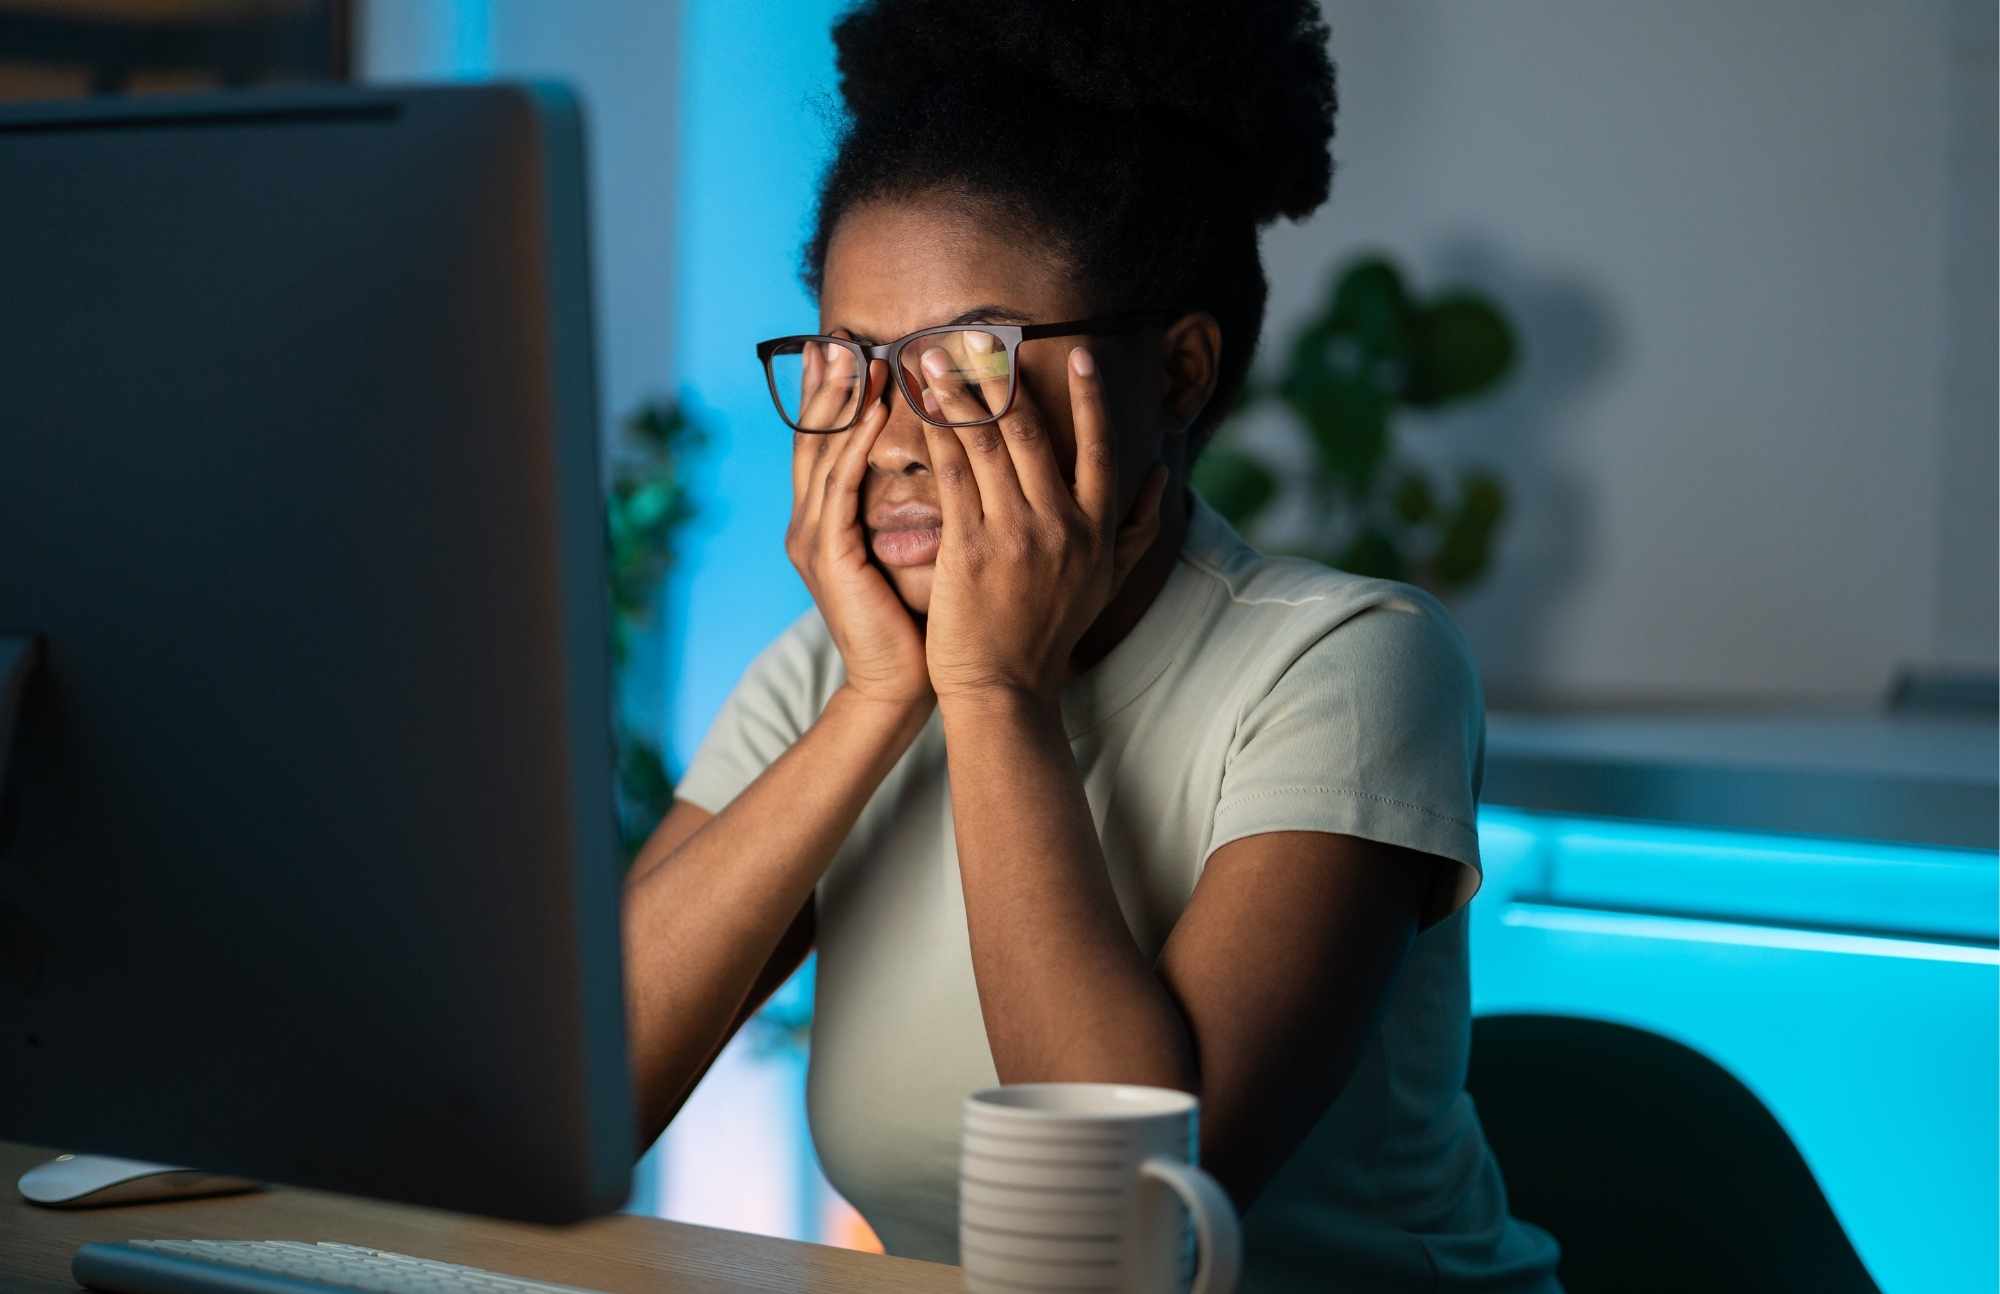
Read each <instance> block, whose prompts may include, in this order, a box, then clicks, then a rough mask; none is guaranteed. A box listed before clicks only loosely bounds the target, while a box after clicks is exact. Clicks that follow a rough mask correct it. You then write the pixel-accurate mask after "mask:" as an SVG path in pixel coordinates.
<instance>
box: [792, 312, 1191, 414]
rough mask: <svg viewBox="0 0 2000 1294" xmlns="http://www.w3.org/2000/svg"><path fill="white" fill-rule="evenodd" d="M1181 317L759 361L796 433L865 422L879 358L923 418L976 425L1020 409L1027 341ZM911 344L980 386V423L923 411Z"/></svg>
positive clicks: (1024, 329) (975, 328)
mask: <svg viewBox="0 0 2000 1294" xmlns="http://www.w3.org/2000/svg"><path fill="white" fill-rule="evenodd" d="M1177 313H1178V312H1177V311H1172V310H1132V311H1126V312H1124V313H1121V314H1112V315H1101V316H1099V317H1097V318H1095V319H1073V320H1070V321H1069V322H1067V323H1045V324H995V323H981V324H940V325H938V326H937V327H934V328H919V329H917V331H915V332H913V333H911V334H910V335H909V336H907V337H899V338H897V339H896V340H895V341H891V342H883V343H882V344H881V345H879V346H864V345H862V344H861V343H860V342H858V341H855V340H853V339H852V338H848V337H827V336H822V335H819V334H810V335H802V336H797V337H773V338H771V339H770V340H769V341H760V342H758V343H757V358H758V359H759V360H760V361H761V362H762V363H763V365H764V380H765V381H766V382H768V383H769V384H770V387H771V402H772V403H773V404H775V405H777V406H778V416H779V417H781V418H783V419H784V420H785V425H786V426H788V427H790V428H791V429H792V430H793V431H802V432H806V433H809V434H812V435H829V434H832V433H834V432H841V431H846V430H847V429H848V428H849V427H852V426H853V425H854V424H855V423H856V422H859V421H860V420H861V411H862V410H861V397H862V395H863V394H864V393H865V392H866V391H867V389H868V365H869V362H870V361H871V360H877V359H884V360H887V361H888V362H889V372H890V373H891V374H893V375H894V376H895V379H896V385H897V387H898V388H899V389H900V390H901V391H902V393H903V398H904V399H905V400H907V401H909V405H910V408H911V409H912V410H913V411H915V413H916V415H917V416H918V417H919V418H922V419H923V420H924V421H925V422H928V423H930V424H931V425H932V426H933V427H976V426H978V425H979V424H981V423H987V422H996V421H998V420H999V419H1000V418H1002V417H1004V416H1005V415H1006V413H1007V411H1008V410H1009V409H1011V408H1013V407H1014V392H1015V390H1016V389H1017V388H1018V387H1019V386H1020V367H1019V365H1018V364H1017V363H1016V362H1015V358H1014V352H1015V351H1016V350H1018V349H1019V348H1020V345H1021V343H1022V342H1024V341H1033V340H1034V339H1036V338H1037V337H1068V336H1073V335H1078V334H1091V335H1097V334H1103V333H1119V332H1132V331H1136V330H1138V329H1140V328H1143V327H1145V326H1146V325H1148V324H1150V323H1154V322H1158V321H1162V320H1166V319H1170V318H1173V317H1174V316H1175V315H1176V314H1177ZM913 342H915V343H920V344H919V345H918V346H917V349H916V350H915V351H913V352H911V354H912V355H913V356H914V357H916V358H921V357H922V356H923V355H924V354H925V353H926V352H928V351H929V350H930V349H931V348H933V347H937V348H939V349H941V350H943V351H944V353H945V355H946V356H947V357H948V359H949V360H950V363H951V365H952V367H951V370H950V371H949V372H948V373H947V374H946V375H945V378H943V379H940V380H949V379H950V378H954V377H955V378H956V379H957V380H958V381H959V382H962V383H964V384H965V385H966V386H969V387H975V388H977V389H978V391H979V393H980V395H981V396H982V397H983V398H984V401H985V404H986V407H987V409H988V410H989V412H988V413H986V414H985V415H984V416H983V417H978V418H963V419H955V418H943V417H939V418H933V417H932V416H931V415H930V413H929V412H928V411H926V410H925V408H924V387H925V385H926V378H925V377H924V375H923V374H921V373H920V372H917V371H913V370H912V368H910V367H909V366H906V365H905V364H904V363H903V353H904V351H905V350H906V349H907V348H908V347H909V346H910V344H911V343H913Z"/></svg>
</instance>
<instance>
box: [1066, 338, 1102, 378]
mask: <svg viewBox="0 0 2000 1294" xmlns="http://www.w3.org/2000/svg"><path fill="white" fill-rule="evenodd" d="M1069 366H1070V368H1071V370H1072V371H1074V372H1075V373H1076V375H1077V376H1078V377H1089V376H1090V375H1091V374H1092V373H1095V372H1096V371H1097V361H1096V360H1094V359H1092V358H1091V357H1090V352H1089V351H1087V350H1085V349H1084V348H1083V347H1081V346H1078V347H1077V348H1076V349H1074V350H1072V351H1071V352H1070V353H1069Z"/></svg>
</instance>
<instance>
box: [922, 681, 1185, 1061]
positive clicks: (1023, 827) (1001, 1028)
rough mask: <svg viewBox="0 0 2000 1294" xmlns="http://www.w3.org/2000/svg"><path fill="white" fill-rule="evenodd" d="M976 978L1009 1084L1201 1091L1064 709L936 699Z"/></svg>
mask: <svg viewBox="0 0 2000 1294" xmlns="http://www.w3.org/2000/svg"><path fill="white" fill-rule="evenodd" d="M939 714H940V716H941V717H942V719H943V721H944V739H945V750H946V757H947V759H948V760H949V762H950V767H951V811H952V824H953V829H954V831H955V832H956V835H957V840H958V871H959V879H960V883H961V884H962V885H963V886H964V889H965V920H966V927H967V933H968V936H969V937H970V939H971V944H972V970H973V977H974V979H975V981H976V982H977V984H978V986H979V1008H980V1012H981V1013H982V1015H983V1016H984V1017H985V1021H986V1040H987V1044H988V1045H989V1046H990V1047H991V1048H992V1050H993V1065H994V1070H995V1072H996V1073H998V1075H999V1077H1000V1081H1001V1082H1003V1083H1030V1082H1045V1081H1095V1082H1120V1083H1144V1084H1150V1085H1152V1086H1156V1087H1178V1088H1181V1089H1184V1090H1186V1091H1191V1092H1192V1091H1198V1089H1199V1081H1198V1074H1197V1069H1196V1052H1195V1048H1194V1043H1193V1039H1192V1038H1191V1037H1190V1036H1189V1033H1188V1027H1187V1023H1186V1021H1185V1020H1183V1019H1182V1018H1181V1015H1180V1012H1179V1011H1178V1009H1177V1008H1176V1007H1175V1005H1174V1002H1173V999H1172V998H1171V997H1169V996H1168V994H1167V991H1166V986H1165V985H1164V984H1162V983H1161V981H1160V978H1159V977H1158V976H1157V975H1155V974H1154V973H1153V968H1152V966H1151V965H1149V964H1148V962H1147V959H1146V956H1145V954H1144V953H1142V952H1141V951H1140V950H1139V946H1138V944H1136V943H1135V942H1133V939H1132V932H1131V930H1130V929H1129V928H1127V926H1126V924H1125V918H1124V916H1123V915H1122V914H1121V913H1120V912H1119V909H1118V899H1117V896H1116V894H1115V893H1114V892H1113V891H1112V888H1111V878H1110V876H1109V874H1108V873H1107V872H1106V871H1105V867H1104V851H1103V849H1102V847H1101V846H1100V845H1099V843H1098V839H1097V825H1096V823H1095V822H1094V821H1093V820H1092V818H1091V814H1090V804H1089V802H1088V801H1087V800H1086V799H1085V798H1084V793H1083V779H1082V777H1081V776H1080V775H1079V774H1078V772H1077V768H1076V757H1075V756H1074V755H1073V754H1072V753H1071V751H1070V747H1069V739H1068V738H1067V737H1066V736H1065V735H1064V733H1063V725H1062V712H1061V709H1060V707H1059V706H1058V705H1056V704H1053V703H1050V702H1048V701H1044V700H1039V699H1036V698H1031V697H1025V696H1020V695H1016V694H1005V693H1002V694H995V695H993V696H990V697H973V696H951V697H940V698H939Z"/></svg>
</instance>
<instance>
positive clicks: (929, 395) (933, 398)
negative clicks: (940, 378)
mask: <svg viewBox="0 0 2000 1294" xmlns="http://www.w3.org/2000/svg"><path fill="white" fill-rule="evenodd" d="M924 408H926V409H928V410H930V411H931V412H932V413H937V414H941V413H943V412H944V406H943V405H941V404H939V403H938V398H937V392H936V391H933V390H931V389H930V388H929V387H925V388H924Z"/></svg>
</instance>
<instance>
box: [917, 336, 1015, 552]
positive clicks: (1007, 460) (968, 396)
mask: <svg viewBox="0 0 2000 1294" xmlns="http://www.w3.org/2000/svg"><path fill="white" fill-rule="evenodd" d="M917 362H918V365H919V368H920V369H921V371H922V374H923V378H924V382H925V388H924V390H925V392H926V394H925V396H924V407H925V408H926V409H928V410H929V411H930V414H931V416H932V417H934V418H945V419H950V420H953V421H959V422H964V421H970V420H971V419H974V418H990V417H992V416H993V411H992V410H991V409H989V408H987V407H986V404H985V401H983V400H982V399H980V398H979V397H978V396H975V395H974V394H973V393H972V391H971V390H970V389H969V388H968V387H967V386H966V383H965V374H964V372H963V370H962V369H960V368H959V367H958V366H957V365H956V364H955V363H954V362H953V360H952V358H951V353H950V352H949V351H947V350H946V349H945V348H944V347H942V346H933V347H930V348H929V349H927V350H925V351H924V353H923V354H922V355H921V356H919V357H918V361H917ZM927 425H928V424H927ZM932 430H943V431H944V432H945V434H946V435H947V436H950V437H952V438H953V439H955V440H957V441H958V442H959V443H960V444H961V445H962V446H963V447H964V453H965V457H966V459H967V461H968V462H969V463H970V465H971V468H972V476H973V480H974V481H975V482H976V483H977V486H978V490H979V507H978V510H977V511H976V512H974V513H973V514H972V515H974V516H977V517H987V516H992V515H994V514H995V513H998V512H1005V511H1023V510H1026V508H1027V506H1028V501H1027V498H1026V496H1025V495H1023V494H1022V493H1021V482H1020V480H1019V478H1017V477H1016V476H1015V475H1014V460H1013V456H1012V455H1011V454H1010V453H1009V452H1008V450H1007V437H1006V434H1005V433H1004V432H1002V431H1001V429H1000V424H999V423H997V422H982V423H978V424H976V425H974V426H969V427H954V428H948V429H947V428H932Z"/></svg>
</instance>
